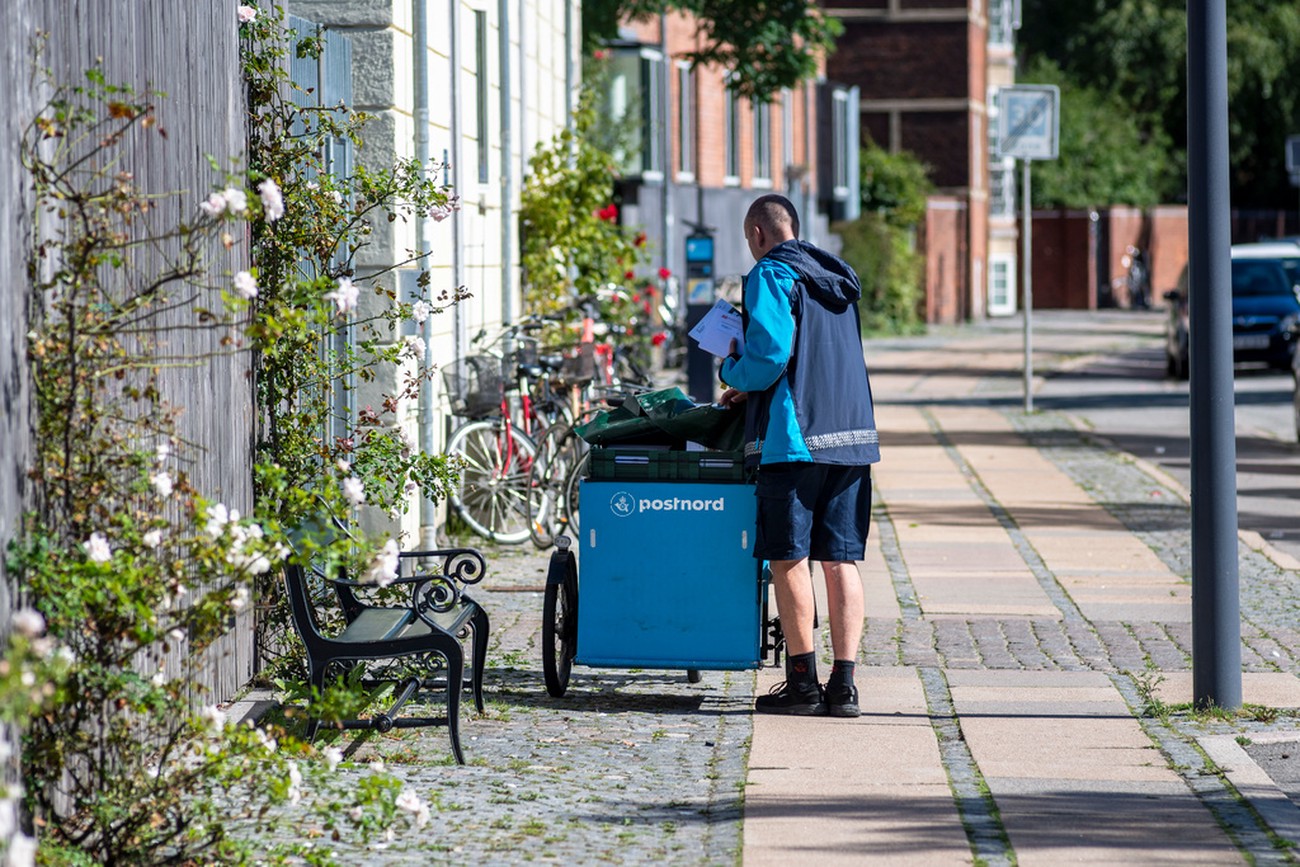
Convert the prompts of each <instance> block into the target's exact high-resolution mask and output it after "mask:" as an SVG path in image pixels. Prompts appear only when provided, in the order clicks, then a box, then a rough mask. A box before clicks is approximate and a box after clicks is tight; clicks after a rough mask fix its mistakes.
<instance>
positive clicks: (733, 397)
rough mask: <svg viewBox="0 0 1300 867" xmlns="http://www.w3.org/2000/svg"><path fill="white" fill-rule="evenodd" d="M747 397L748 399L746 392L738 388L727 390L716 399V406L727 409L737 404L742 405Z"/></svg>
mask: <svg viewBox="0 0 1300 867" xmlns="http://www.w3.org/2000/svg"><path fill="white" fill-rule="evenodd" d="M748 397H749V392H747V391H741V390H740V389H738V388H728V389H727V390H726V391H724V392H723V393H722V397H720V398H718V404H719V405H720V406H728V407H730V406H736V405H738V404H742V403H744V402H745V400H746V399H747V398H748Z"/></svg>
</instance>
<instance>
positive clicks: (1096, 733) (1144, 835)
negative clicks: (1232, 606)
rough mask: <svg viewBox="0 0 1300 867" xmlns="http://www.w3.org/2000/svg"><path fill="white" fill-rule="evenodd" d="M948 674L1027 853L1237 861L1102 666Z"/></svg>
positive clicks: (995, 791) (977, 751)
mask: <svg viewBox="0 0 1300 867" xmlns="http://www.w3.org/2000/svg"><path fill="white" fill-rule="evenodd" d="M947 675H948V680H949V684H950V688H951V693H952V702H953V707H954V709H955V710H956V712H957V714H958V716H959V718H960V719H961V726H962V732H963V734H964V736H965V740H966V743H967V744H968V746H969V747H970V751H971V755H972V756H973V758H974V760H975V762H976V763H977V765H978V766H979V768H980V771H981V772H982V773H983V774H984V778H985V782H986V784H987V785H988V789H989V791H990V793H991V794H992V797H993V800H994V801H995V802H996V804H997V806H998V813H999V815H1000V817H1001V819H1002V822H1003V825H1004V827H1005V828H1006V831H1007V834H1008V836H1009V838H1010V841H1011V844H1012V847H1013V848H1014V849H1015V852H1016V858H1017V862H1018V863H1020V864H1065V863H1090V864H1162V863H1178V864H1188V863H1191V864H1225V863H1237V862H1239V861H1240V856H1239V855H1238V854H1237V852H1236V848H1235V847H1234V846H1233V845H1232V843H1231V841H1230V840H1229V839H1228V838H1227V836H1226V835H1225V834H1224V833H1223V831H1222V830H1221V829H1220V828H1219V827H1218V825H1217V824H1216V823H1215V819H1214V817H1213V816H1212V815H1211V814H1210V812H1209V811H1208V810H1207V809H1206V807H1205V806H1204V805H1203V804H1202V803H1201V802H1200V801H1199V800H1198V799H1197V798H1196V796H1195V794H1194V793H1193V792H1192V791H1191V789H1189V788H1188V787H1187V785H1186V783H1185V782H1183V780H1182V778H1181V777H1180V776H1179V775H1178V773H1177V772H1176V771H1174V770H1173V769H1172V768H1170V767H1169V763H1168V761H1167V760H1166V758H1165V757H1164V755H1163V753H1161V752H1160V750H1159V749H1158V748H1157V745H1156V744H1154V743H1153V742H1152V741H1151V739H1150V738H1149V737H1147V735H1146V733H1145V732H1144V731H1143V730H1142V728H1141V726H1140V725H1139V723H1138V722H1137V720H1135V719H1133V718H1132V716H1131V714H1130V712H1129V710H1128V707H1127V705H1126V703H1125V701H1124V699H1123V697H1122V696H1121V695H1120V694H1119V693H1118V692H1117V691H1116V690H1115V689H1114V686H1113V685H1112V684H1111V682H1110V680H1109V678H1108V677H1106V676H1105V675H1103V674H1101V673H1099V672H1051V673H1039V672H1002V671H983V672H980V671H974V672H969V671H949V672H948V673H947Z"/></svg>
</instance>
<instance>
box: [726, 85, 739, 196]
mask: <svg viewBox="0 0 1300 867" xmlns="http://www.w3.org/2000/svg"><path fill="white" fill-rule="evenodd" d="M727 81H728V83H729V82H730V76H729V75H728V77H727ZM724 114H725V116H726V123H727V142H726V156H727V176H726V182H727V183H730V184H738V183H740V100H739V99H737V98H736V93H735V91H733V90H732V89H731V88H730V87H728V88H727V90H726V108H725V109H724Z"/></svg>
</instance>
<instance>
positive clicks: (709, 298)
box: [686, 226, 716, 403]
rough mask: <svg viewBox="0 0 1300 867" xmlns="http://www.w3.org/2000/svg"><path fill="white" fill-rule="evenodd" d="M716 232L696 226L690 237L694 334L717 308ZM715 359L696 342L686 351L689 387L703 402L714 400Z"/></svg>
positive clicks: (689, 308) (689, 309) (689, 311)
mask: <svg viewBox="0 0 1300 867" xmlns="http://www.w3.org/2000/svg"><path fill="white" fill-rule="evenodd" d="M713 279H714V275H713V232H712V231H710V230H709V229H708V228H707V227H705V226H696V227H695V231H694V232H692V233H691V234H690V235H688V236H687V237H686V330H687V331H690V330H691V329H692V328H694V327H695V326H696V324H697V323H698V322H699V321H700V320H701V319H703V318H704V314H706V313H708V312H709V309H710V308H711V307H713V301H714V297H715V295H716V293H715V292H714V290H713ZM713 365H714V362H713V356H712V355H710V354H709V353H708V352H707V351H705V350H703V349H701V348H700V345H699V344H698V343H696V342H695V341H694V340H692V341H689V344H688V349H687V350H686V387H687V389H688V390H689V392H690V395H691V397H693V398H695V400H697V401H699V402H701V403H709V402H710V401H712V400H713V393H714V390H715V383H716V377H715V375H714V366H713Z"/></svg>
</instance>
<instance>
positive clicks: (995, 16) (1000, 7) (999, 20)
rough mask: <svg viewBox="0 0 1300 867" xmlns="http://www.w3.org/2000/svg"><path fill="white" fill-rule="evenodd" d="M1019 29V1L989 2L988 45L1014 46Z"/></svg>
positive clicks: (990, 0)
mask: <svg viewBox="0 0 1300 867" xmlns="http://www.w3.org/2000/svg"><path fill="white" fill-rule="evenodd" d="M1019 29H1020V0H989V45H1003V46H1006V47H1008V48H1010V47H1012V46H1014V45H1015V44H1016V31H1017V30H1019Z"/></svg>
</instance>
